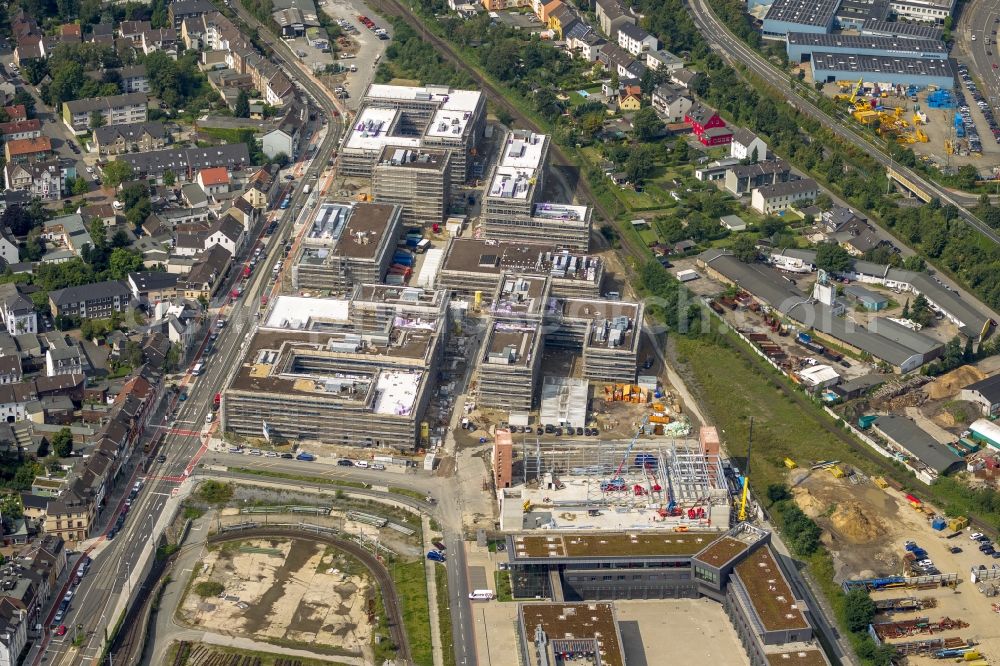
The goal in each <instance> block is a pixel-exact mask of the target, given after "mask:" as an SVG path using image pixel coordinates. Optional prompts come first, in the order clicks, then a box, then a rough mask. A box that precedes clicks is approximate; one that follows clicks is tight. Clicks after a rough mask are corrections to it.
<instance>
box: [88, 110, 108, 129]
mask: <svg viewBox="0 0 1000 666" xmlns="http://www.w3.org/2000/svg"><path fill="white" fill-rule="evenodd" d="M106 123H107V121H106V120H105V119H104V114H103V113H101V112H100V111H91V112H90V129H92V130H93V129H97V128H98V127H104V125H105V124H106Z"/></svg>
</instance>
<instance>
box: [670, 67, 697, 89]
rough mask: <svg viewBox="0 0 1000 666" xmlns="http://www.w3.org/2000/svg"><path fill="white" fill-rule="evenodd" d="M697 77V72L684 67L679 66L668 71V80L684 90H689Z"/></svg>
mask: <svg viewBox="0 0 1000 666" xmlns="http://www.w3.org/2000/svg"><path fill="white" fill-rule="evenodd" d="M697 78H698V72H693V71H691V70H690V69H687V68H686V67H681V68H680V69H675V70H674V71H672V72H670V81H671V82H672V83H675V84H677V85H679V86H681V87H682V88H684V89H685V90H690V89H691V86H693V85H694V82H695V79H697Z"/></svg>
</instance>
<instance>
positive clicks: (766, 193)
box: [750, 178, 819, 215]
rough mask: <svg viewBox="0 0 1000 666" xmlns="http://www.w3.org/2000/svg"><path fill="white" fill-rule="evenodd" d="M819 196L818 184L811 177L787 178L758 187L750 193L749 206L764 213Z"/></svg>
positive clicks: (789, 206)
mask: <svg viewBox="0 0 1000 666" xmlns="http://www.w3.org/2000/svg"><path fill="white" fill-rule="evenodd" d="M818 196H819V186H818V185H817V184H816V181H815V180H813V179H812V178H803V179H801V180H789V181H786V182H783V183H775V184H774V185H766V186H764V187H758V188H757V189H755V190H754V191H753V192H751V194H750V206H751V207H752V208H753V209H754V210H756V211H757V212H758V213H764V214H765V215H767V214H770V213H775V212H778V211H782V210H786V209H788V208H791V207H792V206H794V205H795V204H796V203H798V202H800V201H812V200H813V199H815V198H816V197H818Z"/></svg>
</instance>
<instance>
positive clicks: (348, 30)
mask: <svg viewBox="0 0 1000 666" xmlns="http://www.w3.org/2000/svg"><path fill="white" fill-rule="evenodd" d="M319 9H320V11H322V12H326V14H327V15H328V16H330V17H331V18H333V19H334V20H336V21H338V23H339V24H340V26H341V29H342V30H344V35H345V37H347V38H349V44H348V45H345V44H338V48H339V49H340V53H339V54H338V56H339V57H338V59H337V62H338V63H339V64H340V65H341V66H343V67H344V68H345V69H346V70H347V71H345V72H342V73H340V74H335V75H333V76H332V77H330V78H331V80H332V81H331V82H332V85H333V86H340V87H342V88H343V91H344V93H346V96H345V97H344V98H343V100H344V103H345V104H346V105H347V107H348V108H349V109H357V108H358V102H359V101H360V99H361V95H362V94H363V93H364V91H365V90H366V89H367V88H368V85H369V84H370V83H371V82H372V79H373V78H374V76H375V70H376V69H377V68H378V63H379V61H380V60H381V58H382V54H383V53H384V52H385V49H386V46H388V44H389V42H390V40H391V39H392V26H391V25H390V24H389V22H388V21H386V20H384V19H382V18H380V17H379V16H377V15H376V14H375V13H374V12H373V11H372V10H371V9H370V8H369V7H368V6H367V5H365V4H364V3H362V2H356V1H352V0H321V1H320V3H319ZM361 16H364V17H367V18H368V19H369V20H370V21H371V22H372V24H373V25H374V28H376V29H380V30H384V31H385V36H386V37H387V38H386V39H379V37H378V36H376V34H375V31H374V29H372V28H369V27H367V26H365V25H364V24H362V22H361V21H360V20H359V17H361ZM352 68H353V69H354V70H356V71H351V70H352Z"/></svg>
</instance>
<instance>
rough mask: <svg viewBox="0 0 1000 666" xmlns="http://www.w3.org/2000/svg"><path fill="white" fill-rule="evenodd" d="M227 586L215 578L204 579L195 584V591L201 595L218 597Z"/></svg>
mask: <svg viewBox="0 0 1000 666" xmlns="http://www.w3.org/2000/svg"><path fill="white" fill-rule="evenodd" d="M225 589H226V587H225V585H223V584H222V583H217V582H215V581H214V580H203V581H202V582H200V583H198V584H197V585H195V586H194V593H195V594H197V595H198V596H199V597H203V598H204V597H217V596H219V595H220V594H222V593H223V592H224V591H225Z"/></svg>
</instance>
